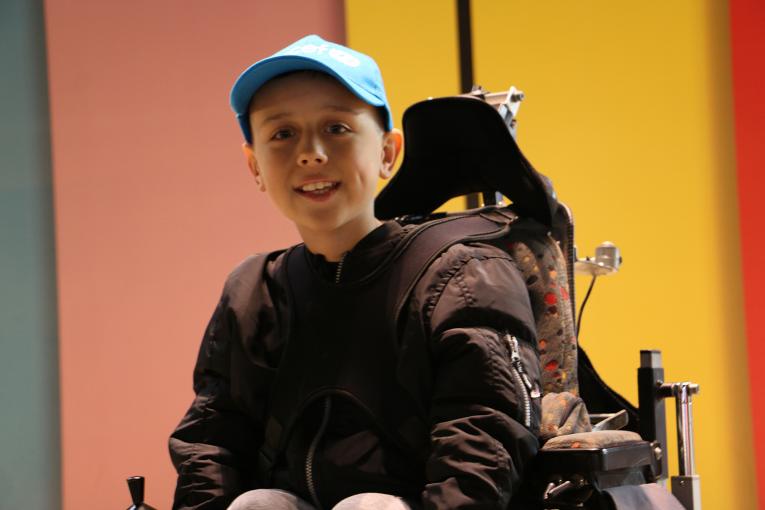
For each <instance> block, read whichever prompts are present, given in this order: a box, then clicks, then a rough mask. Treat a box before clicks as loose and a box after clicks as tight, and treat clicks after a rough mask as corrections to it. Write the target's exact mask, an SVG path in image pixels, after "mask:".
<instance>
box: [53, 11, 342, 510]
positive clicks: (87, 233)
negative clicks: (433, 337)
mask: <svg viewBox="0 0 765 510" xmlns="http://www.w3.org/2000/svg"><path fill="white" fill-rule="evenodd" d="M45 7H46V25H47V39H48V40H47V43H48V58H49V77H50V99H51V117H52V133H53V135H52V136H53V142H52V143H53V146H52V149H53V165H54V168H53V174H54V201H55V210H56V250H57V271H58V288H59V296H58V302H59V317H60V342H61V345H60V353H61V360H60V363H61V408H62V411H61V412H62V416H61V418H62V449H63V452H62V455H63V467H62V469H63V491H64V496H63V501H64V508H65V509H74V508H125V507H127V506H128V505H129V496H128V492H127V488H126V485H125V478H126V477H128V476H130V475H135V474H142V475H145V476H146V477H147V485H148V487H147V490H148V492H147V501H148V502H149V503H150V504H152V505H154V506H156V507H158V508H169V506H170V502H171V497H172V490H173V487H174V483H175V474H174V472H173V470H172V466H171V465H170V462H169V458H168V455H167V446H166V444H167V436H168V435H169V433H170V432H171V431H172V429H173V427H174V426H175V424H176V423H177V422H178V420H179V419H180V418H181V416H182V414H183V412H184V411H185V409H186V407H187V406H188V404H189V402H190V401H191V398H192V391H191V371H192V367H193V363H194V359H195V357H196V350H197V348H198V345H199V340H200V338H201V334H202V331H203V329H204V326H205V324H206V322H207V319H208V317H209V315H210V314H211V313H212V310H213V307H214V304H215V302H216V299H217V297H218V293H219V292H220V289H221V286H222V283H223V280H224V278H225V276H226V274H227V273H228V271H229V270H230V269H231V268H232V267H233V266H234V265H235V264H236V263H237V262H238V261H239V260H241V259H242V258H244V257H245V256H246V255H248V254H250V253H252V252H256V251H264V250H270V249H274V248H278V247H281V246H284V245H287V244H289V243H292V242H294V241H296V239H297V235H296V233H295V231H294V229H293V228H292V226H291V225H290V224H288V223H287V222H286V221H285V220H283V219H281V218H279V217H278V216H277V215H276V213H275V212H274V210H273V209H272V207H271V205H270V204H269V203H267V200H266V199H265V197H264V196H263V195H261V194H260V193H259V192H257V191H256V189H255V187H254V186H253V184H252V182H251V180H250V178H249V174H248V173H247V171H246V168H245V165H244V161H243V159H242V156H241V151H240V148H239V146H240V144H241V137H240V134H239V131H238V128H237V125H236V122H235V120H234V117H233V115H232V114H231V112H230V111H229V109H228V104H227V103H228V92H229V89H230V86H231V85H232V83H233V81H234V79H235V78H236V76H237V75H238V73H239V72H240V71H241V70H242V69H244V68H245V67H246V66H247V65H249V64H250V63H251V62H252V61H254V60H256V59H258V58H260V57H263V56H266V55H267V54H269V53H271V52H273V51H275V50H277V49H279V48H280V47H282V46H284V45H285V44H287V43H288V42H291V41H292V40H294V39H296V38H298V37H299V36H302V35H304V34H306V33H311V32H315V33H319V34H320V35H323V36H325V37H328V38H332V39H335V40H342V39H343V38H344V20H343V11H342V9H343V4H342V2H341V1H339V0H338V1H330V0H327V1H320V2H317V1H308V0H306V1H302V2H300V1H297V0H281V1H280V2H265V1H262V2H253V1H244V0H237V1H234V0H229V1H226V2H205V1H201V0H196V1H189V0H163V1H162V2H156V1H153V0H136V1H133V2H116V1H104V0H81V1H78V2H71V1H66V0H47V1H46V3H45Z"/></svg>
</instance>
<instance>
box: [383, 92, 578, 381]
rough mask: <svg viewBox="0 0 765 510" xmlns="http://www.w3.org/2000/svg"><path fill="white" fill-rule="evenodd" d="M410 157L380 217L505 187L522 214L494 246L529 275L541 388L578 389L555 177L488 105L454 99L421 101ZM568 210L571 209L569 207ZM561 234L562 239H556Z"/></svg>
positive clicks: (418, 215)
mask: <svg viewBox="0 0 765 510" xmlns="http://www.w3.org/2000/svg"><path fill="white" fill-rule="evenodd" d="M403 127H404V136H405V147H406V150H405V155H404V161H403V163H402V165H401V168H400V169H399V171H398V173H397V174H396V175H395V176H394V177H393V179H391V181H390V183H389V184H388V185H387V186H386V187H385V188H384V189H383V190H382V191H381V192H380V194H379V195H378V197H377V200H376V202H375V213H376V215H377V217H378V218H380V219H392V218H401V217H406V219H403V220H402V221H403V222H404V223H412V222H421V221H424V220H426V219H428V218H430V217H432V216H431V213H432V212H433V211H434V210H435V209H436V208H438V207H439V206H441V205H442V204H443V203H444V202H445V201H447V200H449V199H451V198H454V197H458V196H460V195H464V194H468V193H480V192H493V191H499V192H501V193H502V194H503V195H504V196H506V197H507V198H509V199H510V200H511V201H512V205H511V206H510V208H511V209H512V210H513V212H514V213H515V214H517V215H518V216H519V218H520V219H519V220H518V221H517V223H516V224H515V225H514V226H513V229H512V230H511V232H510V234H509V235H508V236H507V237H505V238H501V239H498V240H495V241H492V243H491V244H494V245H496V246H497V247H499V248H501V249H503V250H505V251H507V252H508V253H509V254H510V255H511V256H512V257H513V259H514V260H515V261H516V264H517V266H518V268H519V269H520V271H521V273H522V274H523V277H524V280H525V281H526V285H527V288H528V292H529V298H530V301H531V305H532V309H533V310H532V311H533V313H534V318H535V322H536V328H537V335H538V348H539V352H540V359H541V367H540V372H541V374H542V376H541V383H542V389H543V393H548V392H563V391H569V392H572V393H574V394H577V393H578V385H577V341H576V334H575V322H574V306H573V287H572V286H571V282H572V281H573V278H572V273H571V270H572V267H570V265H569V264H567V259H566V257H567V255H566V254H564V252H563V251H562V250H561V246H563V247H564V248H565V250H566V252H567V253H568V254H570V253H572V252H573V246H572V243H570V242H569V238H570V235H569V234H570V230H569V229H567V228H566V227H565V226H564V227H561V226H560V225H561V224H560V221H559V220H560V217H561V216H560V215H561V207H562V206H561V205H560V204H559V203H558V202H557V200H556V199H555V198H554V196H553V192H552V188H551V186H550V183H549V181H548V180H547V179H546V178H545V177H544V176H542V175H541V174H539V173H538V172H537V171H536V170H534V168H533V167H532V166H531V164H530V163H529V162H528V161H527V160H526V158H525V157H524V156H523V154H522V153H521V151H520V149H519V148H518V146H517V144H516V143H515V140H514V138H513V137H512V136H511V134H510V132H509V130H508V128H507V125H506V124H505V123H504V122H503V121H502V119H501V117H500V116H499V115H498V114H497V112H496V110H494V108H493V107H491V106H490V105H488V104H487V103H485V102H483V101H481V100H479V99H474V98H468V97H449V98H440V99H432V100H428V101H423V102H420V103H416V104H415V105H413V106H411V107H410V108H408V109H407V111H406V112H405V113H404V120H403ZM564 212H566V213H567V210H564ZM555 232H558V233H559V235H560V236H561V239H555V238H554V237H553V233H555Z"/></svg>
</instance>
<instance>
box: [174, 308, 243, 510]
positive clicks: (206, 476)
mask: <svg viewBox="0 0 765 510" xmlns="http://www.w3.org/2000/svg"><path fill="white" fill-rule="evenodd" d="M232 316H233V314H232V313H231V312H230V310H229V308H228V306H227V299H226V296H225V294H224V297H223V299H221V301H220V303H219V304H218V306H217V308H216V310H215V312H214V314H213V317H212V319H211V320H210V323H209V325H208V327H207V330H206V332H205V335H204V338H203V340H202V345H201V347H200V350H199V356H198V358H197V363H196V367H195V369H194V392H195V393H196V397H195V398H194V401H193V402H192V404H191V407H189V410H188V411H187V412H186V415H185V416H184V417H183V419H182V420H181V422H180V424H179V425H178V427H177V428H176V429H175V431H174V432H173V433H172V435H171V436H170V457H171V460H172V462H173V465H174V466H175V469H176V471H177V472H178V481H177V485H176V490H175V498H174V502H173V509H178V510H180V509H195V510H196V509H199V510H202V509H204V510H212V509H221V510H223V509H225V508H226V507H227V506H228V505H229V503H230V502H231V501H232V500H233V499H234V497H235V496H237V495H238V494H239V493H240V492H242V490H243V485H244V483H245V478H246V477H247V476H248V475H247V469H246V467H245V465H244V460H245V459H246V458H254V456H255V454H256V450H255V449H256V445H255V444H254V443H253V440H252V437H253V436H254V432H255V430H256V426H255V424H254V423H252V421H251V420H250V419H249V418H248V417H247V416H246V415H245V414H244V413H242V412H241V410H240V409H239V408H238V406H237V405H236V403H235V402H234V400H233V398H232V396H231V387H230V357H231V351H232V349H231V344H232V342H233V341H234V338H235V334H236V331H235V329H236V328H235V327H234V324H232V322H233V321H234V320H235V319H234V318H233V317H232Z"/></svg>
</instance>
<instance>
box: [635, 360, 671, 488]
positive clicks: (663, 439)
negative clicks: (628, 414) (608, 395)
mask: <svg viewBox="0 0 765 510" xmlns="http://www.w3.org/2000/svg"><path fill="white" fill-rule="evenodd" d="M663 382H664V367H663V366H662V362H661V351H655V350H641V351H640V368H638V413H639V415H640V436H641V437H642V438H643V439H645V440H646V441H650V442H651V443H653V447H654V454H655V455H656V458H657V461H658V462H659V464H660V470H661V472H660V473H657V475H658V477H659V480H658V482H660V483H662V484H663V483H666V479H667V477H668V476H669V475H668V473H669V468H668V466H667V411H666V406H665V404H664V395H661V394H660V392H659V387H660V386H661V384H662V383H663Z"/></svg>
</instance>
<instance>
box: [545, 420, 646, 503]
mask: <svg viewBox="0 0 765 510" xmlns="http://www.w3.org/2000/svg"><path fill="white" fill-rule="evenodd" d="M658 468H659V466H658V461H657V459H656V455H655V452H654V446H653V445H652V444H651V443H649V442H648V441H644V440H643V439H642V438H641V437H640V436H639V435H638V434H636V433H635V432H631V431H627V430H599V431H593V432H580V433H576V434H567V435H561V436H557V437H554V438H552V439H550V440H549V441H547V443H545V445H544V446H543V447H542V449H541V450H540V451H539V453H538V454H537V458H536V459H535V462H534V468H533V475H532V477H533V479H534V480H535V483H534V485H535V486H536V489H535V490H534V492H535V493H536V494H537V495H538V496H540V497H541V499H542V500H543V503H544V504H543V507H544V508H580V507H581V504H583V503H584V502H585V501H587V500H589V499H590V497H592V496H593V494H602V493H603V491H604V490H605V489H610V488H612V487H619V486H623V485H642V484H645V483H648V482H653V481H654V479H655V477H656V473H657V470H658Z"/></svg>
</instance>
